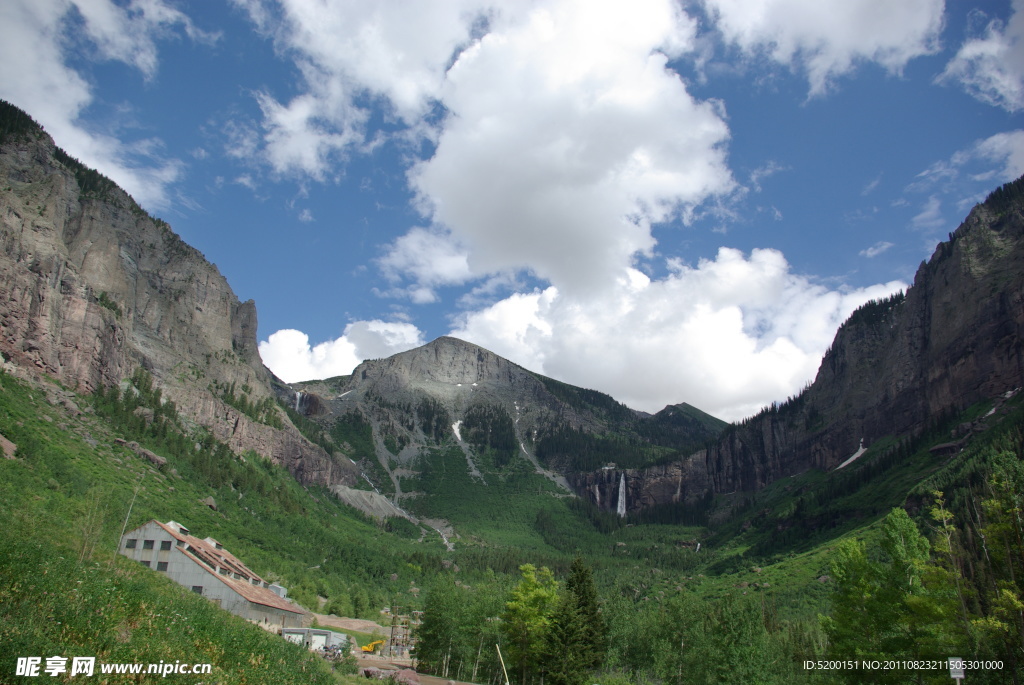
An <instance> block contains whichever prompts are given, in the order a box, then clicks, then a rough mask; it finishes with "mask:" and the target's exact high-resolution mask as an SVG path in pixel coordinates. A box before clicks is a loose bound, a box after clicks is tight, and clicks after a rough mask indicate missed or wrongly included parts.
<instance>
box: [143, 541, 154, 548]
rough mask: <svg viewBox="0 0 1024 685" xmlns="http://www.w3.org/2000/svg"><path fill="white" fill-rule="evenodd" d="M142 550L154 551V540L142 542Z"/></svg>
mask: <svg viewBox="0 0 1024 685" xmlns="http://www.w3.org/2000/svg"><path fill="white" fill-rule="evenodd" d="M142 549H153V541H152V540H143V541H142Z"/></svg>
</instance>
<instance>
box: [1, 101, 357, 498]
mask: <svg viewBox="0 0 1024 685" xmlns="http://www.w3.org/2000/svg"><path fill="white" fill-rule="evenodd" d="M0 122H2V126H0V353H2V354H3V355H4V357H5V358H6V359H8V360H10V363H11V364H13V365H15V366H16V367H17V370H18V373H21V374H23V375H25V376H29V377H30V376H33V375H39V374H46V375H48V376H50V377H53V378H56V379H57V380H59V381H60V382H61V383H63V384H64V385H66V386H68V387H71V388H74V389H76V390H77V391H79V392H85V393H88V392H91V391H93V390H94V389H96V388H98V387H100V386H111V385H115V384H117V383H119V382H120V381H121V380H122V379H124V378H126V377H128V376H130V375H131V374H132V372H133V371H134V370H135V369H136V368H138V367H143V368H145V369H146V370H148V371H149V372H150V373H151V374H152V375H153V377H154V378H155V380H156V382H157V384H158V385H159V386H160V387H161V388H162V389H163V390H164V396H165V397H167V398H169V399H171V400H173V401H174V402H175V403H176V404H177V406H178V409H179V411H180V412H181V413H182V415H183V416H185V417H187V418H188V419H190V420H193V421H195V422H197V423H199V424H202V425H204V426H207V427H209V429H210V430H211V431H212V432H213V434H214V436H215V437H217V438H218V439H220V440H222V441H224V442H226V443H228V444H229V445H230V446H231V447H232V448H233V449H234V450H235V451H237V452H243V451H246V450H249V449H252V450H255V451H256V452H258V453H260V454H262V455H264V456H266V457H268V458H270V459H272V460H273V461H275V462H276V463H280V464H283V465H285V466H286V467H287V468H288V469H289V471H291V472H292V473H293V475H295V477H296V478H297V479H298V480H299V481H300V482H302V483H306V484H309V483H323V484H325V485H330V484H332V483H335V482H343V483H351V482H354V481H355V477H356V475H357V474H356V473H355V469H354V468H353V467H352V466H351V463H350V462H349V461H348V460H347V459H344V460H335V459H333V458H332V457H331V456H330V455H328V454H327V453H326V452H325V451H324V450H323V449H322V448H320V447H318V446H316V445H313V444H311V443H310V442H309V441H308V440H306V439H305V438H303V437H302V435H301V434H300V433H299V432H298V431H297V430H296V429H295V427H294V426H292V425H291V424H290V423H289V422H288V419H287V417H285V416H284V414H283V413H280V414H279V418H280V421H272V422H273V423H278V424H279V425H283V428H274V427H272V426H271V425H268V424H267V422H265V421H264V422H261V421H257V420H254V419H253V418H250V416H247V415H246V414H245V413H243V412H241V411H239V410H238V409H236V408H235V407H233V406H230V405H229V404H227V403H225V402H224V401H223V397H224V396H225V395H226V394H232V395H234V396H236V397H241V396H242V394H243V392H244V393H245V395H246V399H247V401H248V402H249V403H250V404H257V403H259V402H261V401H263V400H264V398H270V399H271V401H270V402H266V403H265V404H264V407H265V411H266V412H273V413H275V414H276V413H278V412H279V410H278V408H277V407H276V406H273V402H272V398H273V396H274V388H273V386H274V384H275V383H277V384H280V381H277V380H276V379H275V378H274V377H273V375H272V374H271V373H270V372H269V371H268V370H267V369H266V368H265V367H264V366H263V364H262V362H261V361H260V358H259V355H258V352H257V344H256V307H255V305H254V303H253V302H252V301H251V300H250V301H248V302H244V303H243V302H239V301H238V298H237V297H236V296H235V294H234V293H233V292H232V290H231V288H230V286H228V284H227V282H226V281H225V279H224V277H223V276H222V275H221V274H220V273H219V272H218V270H217V268H216V267H215V266H213V265H212V264H210V263H209V262H208V261H207V260H206V259H205V258H204V257H203V255H202V254H200V253H199V252H198V251H197V250H195V249H194V248H192V247H190V246H188V245H186V244H185V243H184V242H183V241H182V240H181V239H180V238H179V237H178V236H177V235H176V234H175V233H174V232H173V231H172V230H171V229H170V227H169V226H168V225H167V224H166V223H164V222H163V221H160V220H157V219H153V218H152V217H150V216H149V215H148V214H147V213H146V212H145V211H143V210H142V209H141V208H140V207H139V206H138V205H137V204H136V203H135V202H134V200H132V198H131V197H130V196H128V194H127V193H125V192H124V191H123V190H121V189H120V188H118V187H117V186H116V185H115V184H114V183H113V182H111V181H110V180H109V179H106V178H105V177H103V176H101V175H100V174H98V173H97V172H95V171H93V170H90V169H87V168H86V167H84V166H83V165H82V164H80V163H79V162H78V161H77V160H74V159H73V158H71V157H69V156H68V155H67V154H66V153H64V152H63V151H62V150H60V149H59V148H57V147H56V146H55V144H54V142H53V140H52V139H51V138H50V137H49V136H48V135H46V133H45V132H43V130H42V129H41V128H40V127H39V126H38V125H37V124H35V122H33V121H32V120H31V118H29V117H28V115H26V114H25V113H24V112H21V111H20V110H18V109H17V108H15V107H13V106H12V105H10V104H8V103H4V102H0Z"/></svg>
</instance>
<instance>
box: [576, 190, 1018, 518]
mask: <svg viewBox="0 0 1024 685" xmlns="http://www.w3.org/2000/svg"><path fill="white" fill-rule="evenodd" d="M1022 198H1024V179H1020V180H1017V181H1015V182H1014V183H1013V184H1008V185H1007V186H1004V188H1003V189H1001V190H1000V191H998V192H997V193H993V195H992V197H991V198H990V199H989V200H988V201H986V202H985V203H984V204H981V205H978V206H977V207H975V208H974V209H973V210H972V211H971V213H970V215H969V216H968V217H967V219H966V220H965V221H964V222H963V223H962V224H961V225H960V227H959V228H958V229H957V230H956V231H955V232H954V233H952V234H950V237H949V240H948V241H947V242H943V243H940V244H939V246H938V247H937V248H936V250H935V253H934V254H933V255H932V257H931V259H930V260H929V261H928V262H927V263H922V264H921V266H920V268H919V269H918V271H917V274H916V276H915V279H914V284H913V286H912V287H911V288H910V289H909V290H908V291H907V293H906V295H905V296H903V295H897V296H894V297H892V298H889V299H887V300H884V301H880V302H873V303H869V304H867V305H865V306H863V307H861V308H860V309H858V310H857V311H856V312H854V314H853V315H852V316H851V317H850V318H849V319H848V320H847V321H846V323H844V324H843V326H842V327H841V328H840V329H839V331H838V332H837V334H836V337H835V340H834V342H833V343H832V346H831V347H830V348H829V350H828V352H826V354H825V356H824V358H823V359H822V362H821V366H820V368H819V370H818V374H817V376H816V378H815V380H814V382H813V383H812V384H811V385H810V386H809V387H808V388H807V389H806V390H805V391H804V392H803V393H801V394H800V395H799V396H797V397H795V398H793V399H791V400H790V401H788V402H786V403H784V404H782V405H778V406H773V407H770V408H768V409H765V410H764V411H762V412H761V413H760V414H758V415H756V416H754V417H751V418H750V419H747V420H746V421H744V422H742V423H741V424H739V425H734V426H731V427H729V428H728V429H726V431H725V433H724V434H723V435H722V437H721V438H720V439H719V440H717V441H716V442H715V443H714V444H713V445H711V446H710V447H709V448H707V449H706V450H702V451H700V452H698V453H695V454H693V455H690V456H689V457H687V458H686V459H684V460H682V461H681V462H677V463H676V464H673V465H670V466H659V467H655V468H650V469H643V470H639V471H635V472H628V473H627V484H628V485H627V495H628V501H629V503H630V504H629V511H634V510H635V509H638V508H643V507H646V506H649V503H651V502H653V503H656V504H660V503H667V502H675V501H684V502H688V503H690V504H693V503H695V502H696V501H698V500H699V499H700V498H701V497H703V496H705V495H706V494H707V493H708V492H712V493H729V492H732V491H737V490H738V491H748V492H750V491H756V490H759V489H760V488H763V487H764V486H766V485H767V484H769V483H771V482H773V481H775V480H777V479H779V478H782V477H785V476H791V475H795V474H798V473H801V472H803V471H806V470H807V469H811V468H816V469H821V470H831V469H834V468H835V467H836V466H838V465H839V464H840V463H842V462H843V461H844V460H845V459H847V458H848V457H850V456H851V455H853V454H854V453H855V452H856V451H857V449H858V447H859V446H860V445H861V444H862V441H863V445H864V446H870V445H871V443H872V442H874V441H875V440H877V439H880V438H882V437H885V436H889V435H892V436H914V435H916V434H918V433H920V431H922V430H924V429H926V428H927V427H928V426H929V425H934V423H935V422H936V421H939V420H941V419H942V418H944V417H947V416H949V415H951V414H952V413H954V412H957V411H960V410H962V409H964V408H966V407H968V406H970V405H971V404H973V403H975V402H978V401H981V400H985V399H993V398H997V397H999V396H1000V395H1003V394H1004V393H1006V392H1009V391H1013V390H1015V389H1017V388H1020V387H1022V386H1024V266H1022V265H1024V200H1022ZM617 478H618V476H617V473H616V474H601V473H598V474H581V475H580V476H577V477H576V478H575V481H574V483H575V484H578V485H577V487H576V490H577V492H578V493H580V494H581V495H583V496H586V497H588V498H590V499H591V500H592V501H595V502H598V497H599V496H600V497H602V498H603V499H601V500H600V501H599V504H600V506H601V508H602V509H605V510H610V511H615V505H616V503H615V502H610V501H609V500H608V499H607V498H608V489H609V487H610V486H611V485H614V484H615V483H616V479H617ZM680 483H682V484H680Z"/></svg>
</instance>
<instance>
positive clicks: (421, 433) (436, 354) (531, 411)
mask: <svg viewBox="0 0 1024 685" xmlns="http://www.w3.org/2000/svg"><path fill="white" fill-rule="evenodd" d="M296 387H297V388H298V389H299V390H300V391H301V392H302V395H301V396H299V397H297V398H296V406H298V407H299V410H300V411H301V413H303V414H304V415H306V416H307V417H309V418H311V419H313V420H316V421H317V422H319V423H321V425H323V426H324V427H325V428H329V427H330V426H332V425H334V422H336V421H338V420H339V419H343V418H344V417H351V416H352V415H357V416H358V417H360V418H359V421H365V423H366V425H368V426H369V429H370V430H371V431H372V434H373V445H374V449H375V454H373V455H360V456H370V457H372V458H373V461H375V462H376V464H367V463H363V465H364V466H366V467H367V468H368V469H370V468H372V469H377V468H378V467H379V471H378V473H384V472H386V473H387V474H388V477H389V479H390V481H391V488H392V489H393V490H389V491H393V492H394V493H395V495H394V496H395V498H396V499H401V498H402V497H403V496H405V495H409V494H410V493H409V492H404V493H403V492H402V487H403V485H402V483H401V482H400V481H405V483H407V484H408V483H414V482H415V476H416V475H417V470H416V469H418V468H419V467H420V466H421V462H420V458H421V457H423V456H425V455H426V456H428V457H429V454H430V451H431V450H432V449H434V448H437V447H441V446H443V445H457V446H458V447H459V448H460V449H461V450H462V451H463V453H464V454H465V457H466V468H467V470H468V471H469V473H470V474H471V475H472V476H473V477H474V478H475V479H477V480H478V481H479V482H480V483H484V482H485V481H486V477H485V475H484V474H482V473H481V471H480V469H479V465H478V462H479V457H480V456H481V453H482V452H484V451H487V450H494V451H496V452H497V453H498V454H497V455H496V456H494V457H492V458H490V459H489V460H488V462H489V463H490V464H491V465H492V468H495V467H496V468H497V469H498V471H501V470H502V469H504V468H506V467H507V466H508V465H509V464H510V463H511V462H515V461H520V466H525V467H526V468H529V469H532V470H534V471H535V472H537V473H541V474H543V475H545V476H547V477H549V478H550V479H552V480H554V481H555V482H557V483H559V484H560V485H561V486H563V487H565V488H567V489H570V488H571V489H576V490H577V491H579V490H580V489H581V488H589V489H590V490H593V489H592V488H591V487H590V486H591V483H589V482H587V481H586V475H584V476H579V475H578V474H577V473H575V472H576V470H577V469H573V468H571V466H569V465H570V464H572V463H573V462H574V461H575V460H576V459H577V458H578V456H579V454H580V453H582V452H586V451H588V450H589V451H590V452H592V453H596V456H595V457H594V458H596V459H600V460H601V461H600V463H601V464H604V463H607V462H608V461H622V460H624V459H630V458H633V459H636V458H640V459H643V458H648V463H649V461H650V460H651V459H650V458H649V457H651V455H655V456H657V455H662V454H666V453H669V454H670V453H671V452H672V451H673V450H677V451H678V450H680V449H682V447H681V446H682V445H693V444H700V443H702V442H704V441H706V440H708V439H710V438H711V437H713V436H715V435H717V434H718V432H719V431H720V430H721V429H722V427H723V426H724V425H725V424H724V423H723V422H721V421H719V420H717V419H714V418H713V417H710V416H708V415H707V414H704V413H703V412H701V411H699V410H697V409H695V408H693V407H690V406H688V405H678V406H676V407H670V408H667V409H666V410H665V411H664V412H661V413H659V414H658V415H655V416H649V415H644V414H641V413H639V412H635V411H633V410H631V409H629V408H628V407H626V406H625V405H622V404H620V403H618V402H616V401H615V400H614V399H612V398H611V397H609V396H607V395H604V394H603V393H599V392H596V391H593V390H586V389H583V388H577V387H575V386H570V385H567V384H564V383H560V382H558V381H555V380H553V379H550V378H545V377H543V376H540V375H537V374H534V373H532V372H530V371H527V370H526V369H524V368H522V367H520V366H518V365H516V364H513V363H512V362H510V361H508V360H507V359H503V358H502V357H499V356H498V355H496V354H494V353H492V352H489V351H488V350H485V349H483V348H481V347H478V346H476V345H473V344H471V343H468V342H465V341H463V340H458V339H456V338H450V337H442V338H438V339H437V340H434V341H433V342H431V343H429V344H427V345H424V346H423V347H420V348H417V349H414V350H410V351H408V352H402V353H400V354H396V355H394V356H392V357H388V358H387V359H379V360H369V361H366V362H363V363H362V364H360V365H359V366H358V367H357V368H356V369H355V370H354V371H353V373H352V375H351V376H346V377H342V378H336V379H331V380H329V381H316V382H310V383H302V384H298V385H297V386H296ZM627 444H628V445H630V446H632V447H633V453H632V454H630V455H626V454H623V453H621V452H616V451H615V448H616V447H617V446H619V445H627ZM609 445H611V449H608V446H609ZM637 445H640V447H637ZM602 448H604V449H602ZM643 450H647V451H646V452H643V453H642V454H641V452H642V451H643ZM638 454H639V457H638ZM527 462H528V463H527ZM495 465H497V466H495ZM510 468H511V467H510ZM615 473H616V474H617V473H619V472H618V471H616V472H615ZM578 477H580V478H582V479H583V480H580V481H579V482H577V479H578ZM379 484H380V483H378V485H379ZM406 487H410V486H409V485H407V486H406ZM617 487H618V484H617V482H616V483H612V484H611V485H608V486H606V485H604V484H603V481H602V485H601V486H600V487H599V488H598V490H600V488H605V490H607V491H608V492H611V490H609V488H611V489H615V488H617ZM687 487H690V486H687ZM615 492H616V493H617V489H615ZM659 494H660V491H659ZM604 496H605V497H615V496H616V495H615V494H607V493H606V494H604ZM657 496H658V495H652V494H648V493H640V492H639V491H638V492H637V493H636V494H635V495H631V496H630V501H633V499H638V501H639V499H643V498H646V499H648V500H651V501H653V500H654V499H656V498H657ZM631 506H632V505H631ZM613 508H614V505H613Z"/></svg>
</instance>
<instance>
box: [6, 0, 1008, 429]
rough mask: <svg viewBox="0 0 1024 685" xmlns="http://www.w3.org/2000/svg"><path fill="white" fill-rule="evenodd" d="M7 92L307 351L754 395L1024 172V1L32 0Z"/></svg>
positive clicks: (307, 372)
mask: <svg viewBox="0 0 1024 685" xmlns="http://www.w3.org/2000/svg"><path fill="white" fill-rule="evenodd" d="M0 97H2V98H4V99H6V100H8V101H11V102H13V103H14V104H16V105H18V106H20V107H22V108H23V109H25V110H26V111H28V112H29V113H30V114H31V115H32V116H33V117H35V118H36V119H37V120H38V121H39V122H40V123H42V124H43V125H44V126H45V127H46V129H47V130H48V131H49V132H50V134H51V135H52V136H53V137H54V138H55V140H56V141H57V144H58V145H61V146H62V147H64V148H65V149H66V150H67V151H68V152H69V153H71V154H72V155H75V156H77V157H79V158H80V159H81V160H82V161H84V162H86V163H87V164H89V165H91V166H95V167H96V168H98V169H99V170H101V171H102V172H104V173H106V174H107V175H108V176H110V177H111V178H113V179H114V180H115V181H117V182H118V183H120V184H121V185H122V186H123V187H125V188H126V189H127V190H128V191H129V192H130V193H132V195H133V196H134V197H135V198H136V199H137V200H138V201H139V202H140V203H141V204H142V205H143V206H144V207H146V208H147V209H148V210H149V211H150V212H151V213H153V214H155V215H157V216H160V217H161V218H164V219H165V220H167V221H168V222H169V223H171V225H172V226H173V227H174V229H175V230H176V231H177V232H178V233H179V234H180V235H181V236H182V237H183V238H184V239H185V240H186V241H188V242H189V243H191V244H192V245H194V246H196V247H197V248H198V249H200V250H201V251H202V252H203V253H204V254H205V255H206V256H207V258H208V259H209V260H210V261H212V262H214V263H215V264H217V266H218V267H219V268H220V270H221V271H222V273H224V275H225V276H226V277H227V279H228V281H229V282H230V283H231V285H232V287H233V288H234V289H235V291H236V293H237V294H238V296H239V297H240V298H241V299H249V298H253V299H255V300H256V303H257V307H258V312H259V319H260V327H259V338H260V341H261V353H262V354H263V357H264V361H265V362H266V363H267V365H268V366H269V367H270V368H271V369H272V370H274V371H275V372H276V373H277V374H278V375H279V376H281V377H282V378H284V379H285V380H289V381H294V380H302V379H307V378H311V377H325V376H332V375H338V374H343V373H348V372H349V371H351V369H352V367H353V366H354V365H355V364H356V363H357V362H358V361H360V360H361V359H365V358H376V357H383V356H386V355H388V354H392V353H394V352H398V351H401V350H404V349H408V348H410V347H413V346H416V345H419V344H422V343H424V342H427V341H429V340H432V339H433V338H435V337H438V336H440V335H446V334H453V335H457V336H459V337H462V338H465V339H468V340H470V341H472V342H476V343H478V344H480V345H483V346H484V347H487V348H488V349H491V350H493V351H495V352H497V353H499V354H501V355H503V356H506V357H508V358H510V359H512V360H513V361H516V362H518V363H520V364H522V365H524V366H526V367H528V368H531V369H533V370H536V371H539V372H542V373H545V374H547V375H550V376H554V377H556V378H559V379H562V380H565V381H567V382H570V383H574V384H577V385H582V386H585V387H591V388H596V389H599V390H603V391H605V392H608V393H610V394H612V395H613V396H615V397H616V398H618V399H620V400H622V401H624V402H626V403H627V404H629V405H630V406H633V407H636V408H638V409H644V410H647V411H656V410H658V409H660V408H661V407H662V406H664V405H665V404H668V403H676V402H684V401H685V402H689V403H691V404H693V405H695V406H698V407H700V408H702V409H704V410H706V411H709V412H711V413H713V414H716V415H718V416H721V417H723V418H726V419H730V420H735V419H739V418H742V417H744V416H746V415H749V414H751V413H754V412H755V411H757V409H758V408H759V407H761V406H763V405H764V404H766V403H769V402H772V401H775V400H783V399H785V398H786V397H787V396H790V395H793V394H795V393H797V392H799V390H800V389H801V388H802V387H803V386H804V385H805V384H806V383H808V382H809V381H810V380H812V379H813V377H814V374H815V372H816V370H817V367H818V364H819V362H820V359H821V355H822V353H823V352H824V350H825V349H826V348H827V347H828V345H829V344H830V343H831V341H832V338H833V336H834V333H835V330H836V328H837V327H838V325H839V324H840V323H841V322H842V321H843V320H844V319H845V318H846V316H848V315H849V313H850V312H851V311H852V310H853V309H854V308H856V307H857V306H858V305H859V304H861V303H863V302H865V301H867V300H869V299H872V298H876V297H882V296H885V295H888V294H889V293H891V292H893V291H895V290H898V289H901V288H905V287H906V286H907V284H909V283H910V282H911V281H912V279H913V274H914V271H915V270H916V268H917V266H918V264H920V262H921V261H922V260H924V259H927V258H928V256H929V255H930V254H931V252H932V251H933V249H934V247H935V244H936V242H937V241H939V240H941V239H943V238H945V236H946V235H947V233H949V232H950V231H952V230H954V229H955V228H956V226H957V225H958V224H959V223H960V221H961V220H962V219H963V218H964V217H965V216H966V214H967V212H968V211H969V210H970V208H971V206H972V205H973V204H974V203H976V202H978V201H979V200H981V199H983V198H984V196H985V195H986V194H987V193H988V192H989V191H990V190H992V189H993V188H995V187H996V186H997V185H999V184H1001V183H1003V182H1006V181H1008V180H1012V179H1013V178H1016V177H1017V176H1020V175H1021V174H1022V173H1024V121H1022V117H1021V111H1022V109H1024V0H1012V1H1011V0H973V1H967V0H949V1H948V2H943V1H942V0H901V1H900V2H892V1H891V0H842V1H840V0H836V2H823V1H822V0H761V1H759V2H754V1H753V0H688V1H684V2H671V1H669V0H646V1H645V2H631V3H621V2H594V1H589V0H588V1H583V0H547V1H538V2H527V1H525V0H524V1H523V2H515V3H510V2H493V1H490V2H489V1H487V0H450V1H446V2H387V1H384V0H382V1H380V2H374V3H366V2H345V1H342V0H233V1H223V2H215V1H212V0H208V1H202V2H186V1H175V0H133V1H131V2H127V1H121V2H112V1H111V0H7V1H6V2H4V3H3V4H2V5H0Z"/></svg>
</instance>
